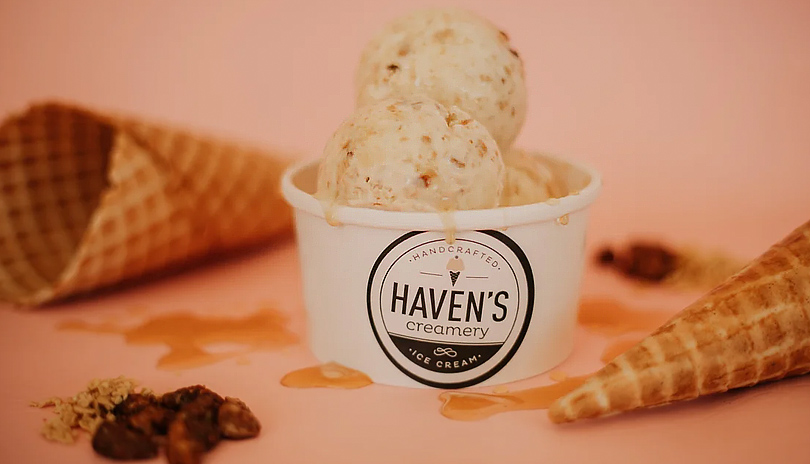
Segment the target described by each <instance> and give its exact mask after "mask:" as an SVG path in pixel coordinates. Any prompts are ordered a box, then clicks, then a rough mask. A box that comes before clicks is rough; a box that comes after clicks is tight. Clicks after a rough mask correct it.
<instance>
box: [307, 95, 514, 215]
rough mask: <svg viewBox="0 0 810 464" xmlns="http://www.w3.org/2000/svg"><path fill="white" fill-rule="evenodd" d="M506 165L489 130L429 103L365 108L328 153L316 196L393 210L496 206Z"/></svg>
mask: <svg viewBox="0 0 810 464" xmlns="http://www.w3.org/2000/svg"><path fill="white" fill-rule="evenodd" d="M503 169H504V168H503V160H502V159H501V153H500V151H499V150H498V145H497V144H496V143H495V140H493V139H492V136H490V135H489V132H488V131H487V130H486V128H485V127H484V126H483V125H481V124H480V123H478V122H477V121H475V120H474V119H472V118H471V117H470V115H468V114H467V113H465V112H464V111H462V110H460V109H458V108H455V107H451V108H449V109H448V108H445V107H444V106H443V105H442V104H440V103H438V102H435V101H433V100H431V99H429V98H419V97H412V98H406V99H390V100H383V101H381V102H377V103H375V104H373V105H369V106H365V107H361V108H359V109H358V110H356V111H355V113H354V114H352V115H351V116H350V117H349V118H348V119H347V120H346V121H344V122H343V124H342V125H341V126H340V127H339V128H338V130H337V131H336V132H335V134H334V135H333V136H332V139H331V140H329V142H328V143H327V145H326V148H325V149H324V154H323V158H322V160H321V164H320V167H319V171H318V189H317V193H316V197H317V198H318V199H319V200H321V202H324V203H326V204H327V205H328V204H341V205H348V206H358V207H371V208H379V209H386V210H394V211H450V210H469V209H484V208H493V207H496V206H497V205H498V199H499V198H500V195H501V191H502V189H503Z"/></svg>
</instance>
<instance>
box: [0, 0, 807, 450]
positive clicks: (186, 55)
mask: <svg viewBox="0 0 810 464" xmlns="http://www.w3.org/2000/svg"><path fill="white" fill-rule="evenodd" d="M428 4H431V5H435V4H440V3H439V2H424V1H417V2H413V3H412V4H409V5H407V6H406V2H401V1H391V0H386V1H378V2H361V1H358V0H354V1H346V2H337V1H336V2H331V1H321V2H315V1H305V0H297V1H285V2H281V1H276V2H273V1H267V2H259V1H247V0H245V1H234V2H218V3H215V2H200V1H175V2H171V3H169V2H161V1H157V0H139V1H133V2H121V1H110V0H92V1H91V0H74V1H71V2H52V1H42V0H37V1H23V0H19V1H8V0H6V1H2V2H0V112H2V113H7V112H10V111H15V110H19V109H22V108H23V107H24V106H25V105H26V104H27V103H29V102H31V101H33V100H41V99H44V98H49V97H59V98H63V99H68V100H73V101H76V102H80V103H85V104H90V105H93V106H97V107H100V108H104V109H113V110H121V111H125V112H129V113H133V114H136V115H141V116H145V117H149V118H152V119H157V120H163V121H167V122H172V123H177V124H181V125H183V126H187V127H189V128H193V129H198V130H202V131H206V132H211V133H214V134H217V135H221V136H225V137H230V138H235V139H239V140H243V141H248V142H252V143H254V144H257V145H262V146H267V147H275V148H278V149H279V150H283V151H287V152H293V153H296V154H297V155H298V156H300V157H316V156H318V155H319V153H320V150H321V148H322V146H323V144H324V143H325V141H326V139H327V138H328V137H329V135H330V134H331V132H332V131H333V130H334V129H335V128H336V126H337V125H338V124H339V122H340V121H341V120H342V119H343V118H344V117H345V116H346V115H347V114H348V113H349V112H350V111H351V109H352V106H353V86H352V78H353V72H354V66H355V64H356V62H357V59H358V57H359V53H360V50H361V48H362V47H363V45H364V43H365V41H366V40H368V39H369V38H370V37H371V35H372V34H373V33H374V32H375V31H376V30H377V29H378V28H379V26H380V23H381V22H382V21H385V20H387V19H390V18H392V17H394V16H396V15H397V14H400V13H403V12H405V11H407V10H409V9H411V8H412V5H413V6H416V5H428ZM464 5H467V6H468V7H469V8H471V9H473V10H475V11H477V12H479V13H481V14H483V15H484V16H486V17H488V18H490V19H491V20H493V21H494V22H495V23H496V24H498V25H499V26H500V27H501V28H503V29H504V30H506V31H507V32H508V33H509V35H510V36H511V37H512V40H513V43H514V45H515V47H516V48H517V49H518V50H519V51H520V54H521V56H522V57H523V59H524V62H525V65H526V70H527V76H528V82H529V98H530V102H529V108H530V109H529V114H528V118H527V121H526V125H525V126H524V129H523V133H522V134H521V136H520V138H519V139H518V144H519V145H521V146H524V147H529V148H536V149H542V150H546V151H549V152H552V153H556V154H562V155H566V156H571V157H575V158H577V159H580V160H583V161H586V162H588V163H590V164H592V165H594V166H595V167H597V168H598V169H599V170H600V171H602V173H603V176H604V183H605V187H604V190H603V193H602V197H601V198H600V200H599V202H598V203H597V205H596V206H595V207H594V209H593V216H592V226H591V232H590V235H589V237H590V245H591V246H592V247H593V246H595V245H598V244H599V243H601V242H602V241H605V240H617V239H623V238H626V237H628V236H639V235H644V236H653V237H663V238H665V239H669V240H671V241H673V242H676V243H685V244H692V243H695V244H700V245H703V246H706V247H719V248H722V249H724V250H726V251H728V252H733V253H737V254H739V255H741V256H743V257H753V256H755V255H756V254H757V253H758V252H760V251H762V250H763V249H764V248H766V247H767V246H768V245H769V244H770V243H772V242H774V241H775V240H777V239H779V238H780V237H782V236H783V235H785V234H786V233H787V232H789V231H790V230H792V228H794V227H795V226H798V225H799V224H801V223H802V222H804V221H806V220H807V219H810V182H808V173H810V130H808V123H809V122H810V27H808V25H810V2H807V1H802V0H797V1H779V2H769V1H764V0H763V1H732V0H714V1H708V2H704V1H697V0H695V1H675V0H669V1H656V2H649V1H643V0H637V1H612V2H604V1H597V0H592V1H584V0H580V1H567V2H563V1H534V2H530V1H517V0H514V1H504V2H486V1H483V0H481V1H471V2H467V3H464ZM297 272H298V271H297V258H296V255H295V248H294V245H293V244H292V243H284V244H280V245H278V246H276V247H273V248H271V249H269V250H266V251H264V252H261V253H259V254H257V255H253V256H249V257H246V258H242V259H239V260H235V261H229V262H226V263H222V264H219V265H214V266H208V267H204V268H201V269H198V270H194V271H191V272H187V273H184V274H181V275H178V276H175V277H170V278H168V279H164V280H161V281H158V282H152V283H146V284H143V285H139V286H135V287H131V288H129V289H127V290H125V291H123V292H118V293H113V294H107V295H105V296H103V297H100V298H95V299H89V300H84V301H79V302H76V303H72V304H68V305H62V306H59V307H56V308H53V309H49V310H45V311H41V312H37V313H33V314H27V313H19V312H12V311H1V312H0V337H1V338H0V367H2V369H3V372H5V375H4V379H3V380H2V382H0V401H1V402H2V403H0V404H2V409H3V410H4V412H5V415H6V416H5V419H4V420H3V421H2V424H3V425H0V430H2V431H3V433H1V434H0V456H3V457H6V458H7V459H2V460H3V461H6V462H35V461H37V462H57V461H61V462H86V461H88V460H90V459H92V458H91V453H90V452H89V450H88V449H87V447H73V448H64V447H61V446H56V445H47V446H45V445H43V442H41V441H40V439H39V438H38V437H37V435H36V430H37V428H38V424H39V423H40V421H41V420H42V418H43V417H45V415H44V414H41V413H39V412H37V411H34V410H29V409H27V408H26V407H25V404H26V403H27V401H29V400H31V399H40V398H42V397H47V396H51V395H53V394H61V395H67V394H70V393H73V392H75V391H77V390H78V389H80V388H81V387H82V386H83V384H84V383H85V382H86V381H87V380H88V379H90V378H92V377H99V376H108V375H110V376H111V375H118V374H119V373H125V374H127V375H130V376H133V377H138V378H140V379H141V380H143V381H144V382H145V383H147V384H149V385H150V386H153V387H154V388H155V389H156V390H166V389H169V388H176V387H178V386H181V385H185V384H188V383H197V382H203V383H208V384H210V385H211V386H212V387H214V388H220V389H222V390H223V392H225V393H227V394H230V395H235V396H240V397H242V398H243V399H245V400H246V401H247V402H248V404H250V405H251V406H253V408H254V409H255V410H257V412H258V413H260V415H261V416H262V417H263V418H266V419H265V424H266V429H265V433H264V434H263V436H262V437H261V438H260V439H259V440H254V441H253V442H245V443H240V444H238V445H230V446H224V447H221V448H219V449H217V450H216V451H215V453H214V454H213V455H212V456H211V457H210V459H209V460H208V461H207V462H267V461H271V460H272V461H275V462H315V461H318V462H323V461H331V462H354V463H358V462H381V461H383V460H385V461H387V462H413V461H419V462H494V461H495V460H496V459H497V460H503V461H505V462H537V461H548V462H564V461H571V462H580V461H584V460H586V459H588V460H596V461H598V462H622V463H629V462H650V461H652V460H653V459H655V460H656V461H658V462H678V461H682V460H686V461H690V462H699V461H705V462H718V461H719V462H763V461H766V460H768V461H771V460H773V461H774V462H786V463H791V462H793V463H806V462H808V459H810V458H808V455H810V452H807V451H806V449H807V448H806V444H805V442H804V440H805V439H806V433H807V430H810V428H808V427H810V395H808V387H810V383H808V379H807V378H806V377H805V378H802V379H797V380H793V381H788V382H782V383H779V384H776V385H772V386H767V387H764V388H760V389H754V390H751V391H747V392H744V393H740V394H732V395H728V396H724V397H721V398H717V399H711V400H707V401H703V402H699V403H694V404H690V405H686V406H682V407H675V408H670V409H667V410H661V411H653V412H649V413H643V414H638V415H633V416H630V417H627V418H619V419H612V420H609V421H604V422H598V423H592V424H586V425H582V426H575V427H570V428H565V429H560V428H555V427H552V426H551V425H550V424H548V422H547V420H546V419H545V416H544V414H543V413H538V412H526V413H513V414H509V415H503V416H499V417H495V418H493V419H490V420H489V421H486V422H481V423H473V424H467V423H457V422H450V421H448V420H446V419H444V418H442V417H441V416H439V415H438V413H437V412H436V411H437V407H438V401H437V400H436V395H435V394H434V393H433V392H429V391H421V390H401V389H390V388H386V387H380V386H373V387H370V388H367V389H363V390H358V391H353V392H334V391H296V390H288V389H283V388H282V387H280V386H278V378H280V376H281V375H283V374H284V373H286V372H288V371H290V370H292V369H295V368H298V367H303V366H305V365H308V364H311V363H313V362H314V360H313V359H312V357H311V355H310V354H309V352H308V351H307V350H306V349H305V348H303V347H298V348H295V349H292V350H288V351H287V352H284V353H269V354H256V355H252V356H251V358H250V360H251V364H250V365H248V366H237V365H235V364H234V363H222V364H218V365H215V366H210V367H206V368H200V369H195V370H190V371H184V372H181V373H179V374H175V373H166V372H162V371H156V370H155V369H154V365H155V361H156V358H157V356H159V354H160V353H161V350H160V349H159V348H143V347H128V346H126V345H124V343H123V342H122V341H121V339H120V338H118V337H115V336H109V337H107V336H90V335H87V334H77V333H69V332H57V331H55V329H54V327H55V325H56V324H57V323H58V322H59V321H61V320H64V319H70V318H84V319H91V320H103V319H105V318H115V317H131V311H129V310H130V309H131V308H133V307H142V308H145V310H144V311H146V312H145V314H147V315H148V314H154V313H158V312H160V311H178V310H181V309H193V310H195V311H199V312H203V313H205V312H211V313H222V312H227V311H231V312H238V313H247V312H250V311H253V310H255V309H256V307H257V305H258V304H259V303H260V302H263V301H270V302H272V303H274V304H275V305H276V306H278V307H279V308H281V309H284V310H286V311H289V312H290V313H291V314H292V315H293V325H294V327H295V328H296V329H297V330H298V331H303V329H304V316H303V313H302V308H301V301H300V295H299V287H300V283H299V282H298V273H297ZM584 293H585V294H586V295H611V296H616V297H620V298H624V299H625V300H627V301H632V302H633V303H634V304H635V305H642V306H643V305H649V306H651V307H653V308H670V309H674V308H677V307H680V306H682V305H683V304H685V303H688V302H689V301H690V300H691V299H692V298H694V296H695V295H673V294H670V293H666V292H665V293H661V292H650V291H640V290H638V289H634V288H632V287H627V286H624V285H622V284H621V283H619V282H617V281H615V280H614V279H612V278H611V277H610V276H604V275H601V274H599V273H597V272H595V271H593V270H589V274H588V276H587V278H586V284H585V288H584ZM3 309H5V308H3ZM127 315H129V316H127ZM603 344H604V340H603V339H600V338H599V337H595V336H592V335H588V334H586V333H585V332H582V333H581V334H580V343H579V344H578V347H577V351H576V352H575V354H574V355H573V357H572V358H571V360H569V361H568V362H567V364H566V369H567V370H568V371H570V373H572V374H577V373H583V372H588V371H589V370H592V369H593V368H595V367H598V362H596V358H597V357H598V353H599V352H600V349H601V345H603ZM546 381H547V380H546V379H545V378H543V379H539V380H536V381H535V382H534V383H533V384H539V383H543V382H546ZM528 384H532V383H531V382H529V383H528ZM528 384H527V385H528ZM337 424H340V425H337Z"/></svg>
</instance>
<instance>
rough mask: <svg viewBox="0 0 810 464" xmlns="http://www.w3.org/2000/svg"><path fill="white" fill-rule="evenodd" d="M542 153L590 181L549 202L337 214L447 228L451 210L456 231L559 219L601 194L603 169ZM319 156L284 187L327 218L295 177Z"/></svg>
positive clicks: (290, 197)
mask: <svg viewBox="0 0 810 464" xmlns="http://www.w3.org/2000/svg"><path fill="white" fill-rule="evenodd" d="M540 156H542V157H544V158H549V159H552V160H554V161H557V162H560V163H564V164H568V165H569V166H571V167H572V168H574V169H576V170H579V171H581V172H583V173H585V174H587V175H588V176H589V177H590V182H589V183H588V185H586V186H585V188H583V189H582V190H580V191H579V193H576V194H569V195H566V196H564V197H562V198H557V199H552V201H550V202H548V201H546V202H540V203H531V204H528V205H520V206H500V207H497V208H489V209H476V210H463V211H451V212H448V213H439V212H421V211H420V212H411V211H388V210H382V209H375V208H362V207H354V206H341V205H335V206H334V209H333V211H332V212H333V217H334V219H335V221H337V222H338V223H339V224H340V225H355V226H365V227H373V228H378V229H396V230H430V231H443V230H445V229H446V228H447V226H446V222H445V221H443V220H442V219H443V215H446V214H449V215H450V219H452V224H454V225H455V229H456V231H464V230H486V229H505V228H509V227H514V226H519V225H524V224H532V223H538V222H543V221H548V220H553V219H557V218H559V217H562V216H564V215H566V214H570V213H573V212H576V211H579V210H582V209H585V208H588V207H589V206H590V205H591V204H592V203H593V202H594V201H595V200H596V198H597V197H598V196H599V192H600V191H601V189H602V177H601V175H600V174H599V172H598V171H597V170H596V169H594V168H592V167H591V166H588V165H586V164H583V163H580V162H574V161H571V160H569V159H566V158H562V157H557V156H552V155H547V154H545V153H543V154H541V155H540ZM318 163H319V161H318V160H304V161H300V162H298V163H295V164H294V165H292V166H290V167H289V168H288V169H287V170H286V171H285V172H284V176H283V177H282V180H281V191H282V194H283V195H284V198H285V199H286V200H287V202H288V203H289V204H290V205H291V206H292V207H293V208H295V209H298V210H301V211H304V212H306V213H309V214H312V215H314V216H317V217H320V218H324V220H325V218H326V217H325V213H324V211H323V205H322V204H321V202H320V201H319V200H318V199H317V198H315V197H314V196H313V195H312V194H310V193H308V192H305V191H304V190H302V189H300V188H299V187H298V186H296V185H295V183H294V179H295V177H296V176H297V175H298V174H299V173H301V172H303V171H304V170H306V169H310V168H312V169H317V166H318Z"/></svg>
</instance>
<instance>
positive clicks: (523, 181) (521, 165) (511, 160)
mask: <svg viewBox="0 0 810 464" xmlns="http://www.w3.org/2000/svg"><path fill="white" fill-rule="evenodd" d="M503 159H504V164H505V170H504V182H503V184H504V185H503V193H502V194H501V199H500V202H499V205H500V206H520V205H528V204H532V203H540V202H542V201H547V200H549V199H551V198H559V197H563V196H565V194H566V190H565V188H564V186H563V185H560V179H556V178H555V176H554V173H553V172H552V170H551V168H550V167H549V166H547V165H546V164H545V163H543V161H542V160H541V159H540V158H538V157H537V156H533V155H532V154H530V153H527V152H526V151H525V150H522V149H518V148H512V149H510V150H508V151H506V152H505V153H504V154H503Z"/></svg>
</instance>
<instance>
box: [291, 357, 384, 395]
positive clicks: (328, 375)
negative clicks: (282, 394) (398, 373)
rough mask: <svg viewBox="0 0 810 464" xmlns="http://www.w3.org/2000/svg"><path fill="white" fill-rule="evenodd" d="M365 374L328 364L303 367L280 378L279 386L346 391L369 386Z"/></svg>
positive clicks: (339, 365) (367, 377)
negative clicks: (340, 389)
mask: <svg viewBox="0 0 810 464" xmlns="http://www.w3.org/2000/svg"><path fill="white" fill-rule="evenodd" d="M372 383H374V382H372V380H371V378H370V377H369V376H367V375H366V374H364V373H362V372H360V371H357V370H354V369H350V368H348V367H345V366H343V365H341V364H338V363H334V362H330V363H326V364H322V365H320V366H312V367H305V368H303V369H299V370H297V371H292V372H290V373H289V374H287V375H285V376H284V377H282V378H281V384H282V385H284V386H285V387H290V388H342V389H346V390H351V389H356V388H363V387H366V386H368V385H371V384H372Z"/></svg>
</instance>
